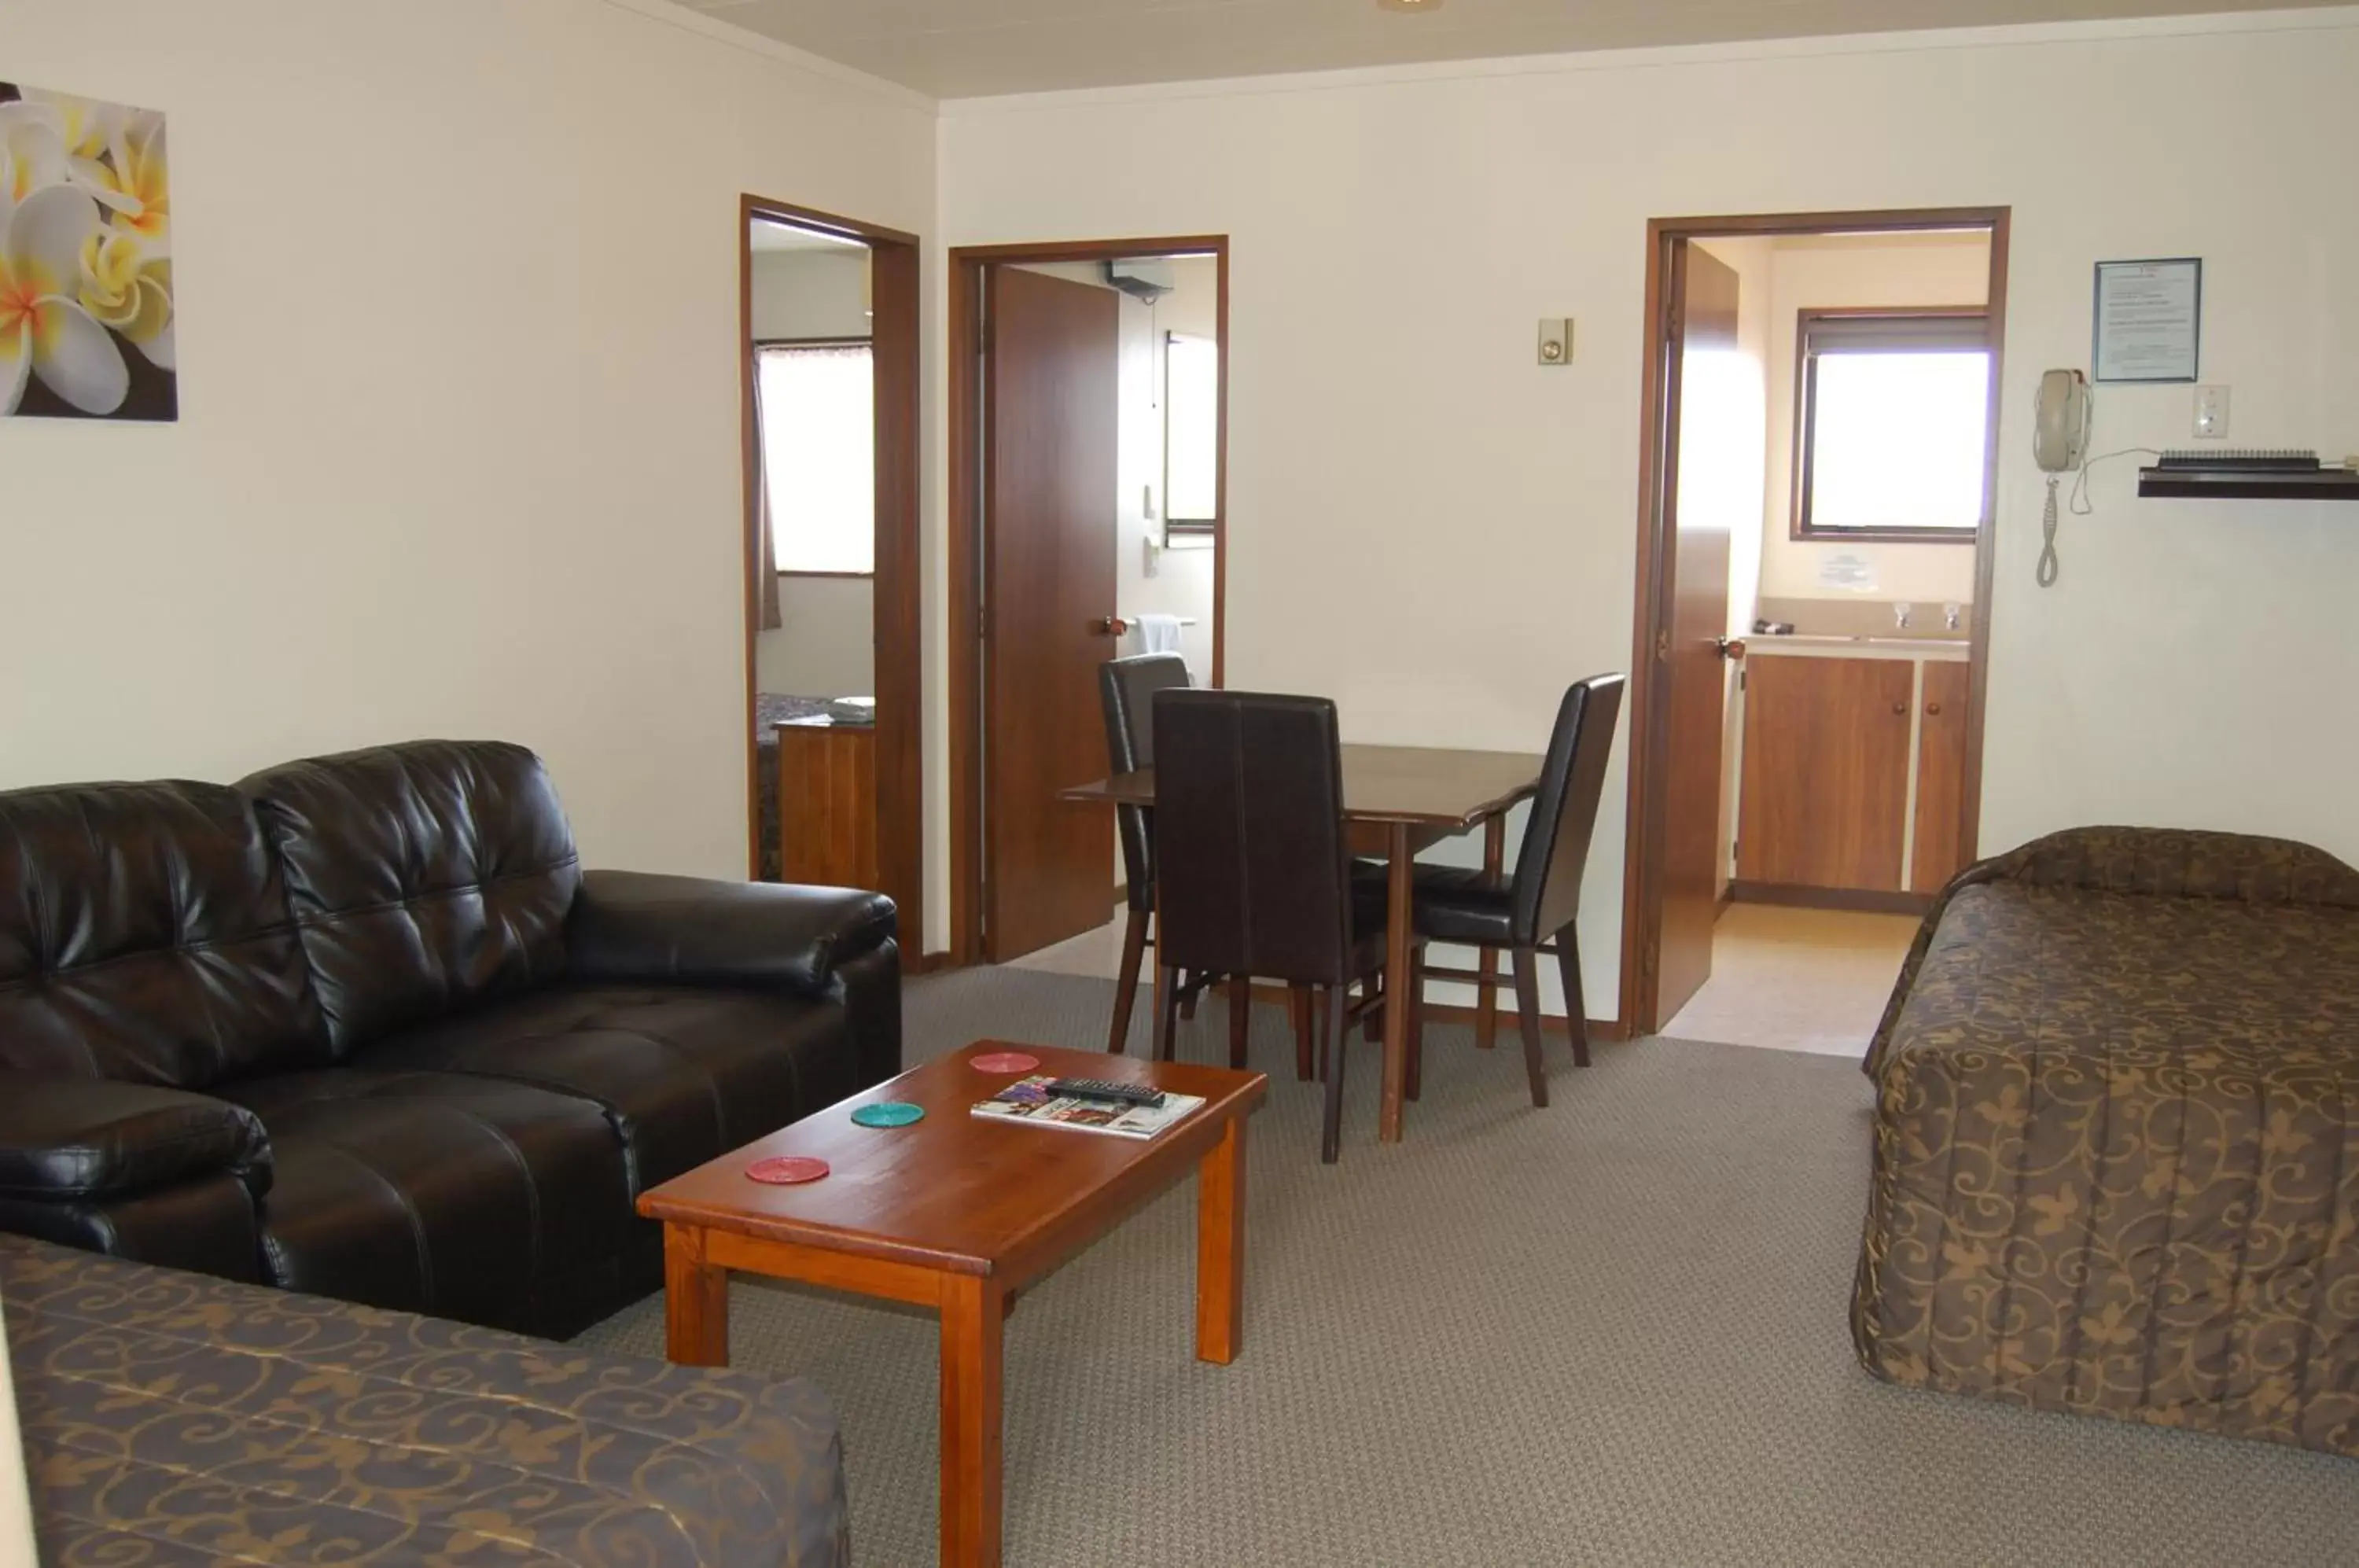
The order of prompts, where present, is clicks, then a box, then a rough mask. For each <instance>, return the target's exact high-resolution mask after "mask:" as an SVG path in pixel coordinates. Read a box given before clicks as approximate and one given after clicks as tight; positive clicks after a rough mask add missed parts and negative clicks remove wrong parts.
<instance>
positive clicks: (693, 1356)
mask: <svg viewBox="0 0 2359 1568" xmlns="http://www.w3.org/2000/svg"><path fill="white" fill-rule="evenodd" d="M664 1355H665V1356H666V1357H668V1358H669V1359H670V1360H672V1361H674V1362H677V1363H678V1364H679V1365H680V1366H682V1367H726V1366H728V1365H729V1270H727V1269H715V1268H714V1267H712V1265H711V1264H709V1263H707V1262H705V1260H704V1232H703V1231H702V1230H701V1228H699V1227H698V1226H695V1225H666V1226H664Z"/></svg>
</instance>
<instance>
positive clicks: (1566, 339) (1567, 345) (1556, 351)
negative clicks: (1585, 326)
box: [1540, 316, 1572, 367]
mask: <svg viewBox="0 0 2359 1568" xmlns="http://www.w3.org/2000/svg"><path fill="white" fill-rule="evenodd" d="M1540 363H1541V364H1542V365H1549V366H1550V367H1555V366H1560V365H1571V363H1572V318H1571V317H1570V316H1565V317H1562V318H1557V317H1550V318H1549V319H1548V320H1545V321H1541V322H1540Z"/></svg>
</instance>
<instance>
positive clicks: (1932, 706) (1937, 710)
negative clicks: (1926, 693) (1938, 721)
mask: <svg viewBox="0 0 2359 1568" xmlns="http://www.w3.org/2000/svg"><path fill="white" fill-rule="evenodd" d="M1925 711H1926V712H1927V713H1930V714H1932V715H1933V716H1934V717H1935V718H1939V717H1940V714H1941V704H1940V703H1939V702H1928V703H1926V704H1925Z"/></svg>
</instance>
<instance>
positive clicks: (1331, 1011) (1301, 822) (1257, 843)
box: [1155, 691, 1417, 1164]
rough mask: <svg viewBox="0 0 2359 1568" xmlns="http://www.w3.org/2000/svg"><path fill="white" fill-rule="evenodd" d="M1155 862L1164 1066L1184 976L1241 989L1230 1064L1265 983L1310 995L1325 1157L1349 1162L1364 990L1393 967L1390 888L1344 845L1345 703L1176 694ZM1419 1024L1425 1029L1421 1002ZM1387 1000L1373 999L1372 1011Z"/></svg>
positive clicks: (1159, 744) (1166, 716)
mask: <svg viewBox="0 0 2359 1568" xmlns="http://www.w3.org/2000/svg"><path fill="white" fill-rule="evenodd" d="M1155 757H1156V765H1155V857H1156V871H1157V877H1158V893H1159V896H1160V898H1161V900H1162V914H1161V916H1160V918H1159V920H1158V930H1157V932H1156V942H1157V947H1156V957H1157V960H1158V963H1159V964H1161V966H1162V979H1163V989H1164V992H1165V996H1164V1000H1163V1005H1162V1007H1160V1009H1159V1010H1158V1014H1157V1018H1156V1023H1155V1048H1156V1054H1157V1055H1158V1057H1161V1058H1163V1059H1164V1060H1167V1061H1168V1060H1169V1059H1170V1057H1171V1054H1172V1051H1173V1046H1174V1038H1175V1036H1176V1034H1177V1032H1178V1025H1179V1019H1178V1014H1179V1010H1180V999H1179V996H1178V985H1177V981H1178V978H1179V976H1178V974H1177V972H1178V971H1180V970H1187V971H1190V972H1191V973H1193V974H1195V975H1198V976H1199V977H1200V978H1201V977H1210V976H1226V977H1227V979H1228V981H1229V1064H1230V1065H1231V1066H1233V1067H1242V1066H1244V1065H1245V1020H1246V1018H1248V1017H1249V1016H1250V1015H1249V1009H1250V1008H1251V1007H1252V1005H1253V998H1252V981H1253V980H1254V978H1255V977H1256V976H1258V977H1260V978H1263V979H1267V980H1279V981H1283V982H1285V983H1286V984H1288V985H1293V986H1310V987H1313V988H1315V991H1316V994H1317V995H1318V996H1320V997H1321V999H1322V1000H1323V1002H1324V1007H1323V1008H1322V1009H1313V1010H1314V1011H1317V1010H1323V1012H1324V1014H1325V1020H1324V1028H1323V1032H1324V1035H1325V1039H1324V1040H1323V1041H1322V1042H1321V1056H1322V1058H1323V1060H1322V1062H1321V1073H1322V1074H1323V1076H1324V1077H1325V1079H1326V1099H1327V1109H1326V1117H1325V1121H1324V1123H1323V1125H1322V1127H1321V1133H1320V1148H1319V1157H1320V1159H1321V1160H1324V1161H1326V1162H1327V1163H1329V1164H1332V1163H1333V1162H1334V1160H1335V1157H1336V1153H1337V1151H1338V1149H1339V1148H1340V1145H1341V1141H1342V1129H1343V1057H1344V1040H1345V1038H1346V1033H1347V1027H1348V1025H1349V1024H1350V1022H1351V1021H1352V1018H1353V1010H1352V1009H1351V1008H1350V1007H1349V1005H1348V992H1349V988H1350V985H1351V984H1352V982H1353V980H1355V979H1357V978H1359V977H1361V976H1363V975H1371V974H1374V973H1375V972H1377V971H1378V970H1379V969H1380V968H1381V967H1382V965H1383V963H1384V941H1385V901H1384V889H1383V888H1382V887H1368V886H1366V885H1364V884H1360V883H1356V882H1355V881H1354V878H1353V875H1352V863H1351V857H1350V855H1348V853H1347V852H1346V846H1345V844H1344V838H1343V752H1342V748H1341V746H1339V744H1338V742H1337V739H1336V728H1335V704H1334V703H1332V702H1328V701H1327V700H1326V699H1325V698H1322V697H1284V696H1271V695H1266V694H1260V693H1255V692H1245V691H1161V692H1158V694H1157V696H1156V698H1155ZM1399 994H1400V995H1401V996H1404V997H1408V998H1410V1000H1409V1001H1408V1003H1406V1004H1405V1005H1407V1006H1409V1007H1411V1009H1412V1010H1411V1016H1410V1018H1409V1024H1410V1028H1411V1029H1412V1030H1414V1029H1415V1027H1416V1017H1415V1011H1414V1007H1415V1003H1414V998H1415V996H1416V995H1417V988H1416V987H1415V986H1414V985H1408V986H1403V987H1400V989H1399ZM1373 1001H1374V998H1373V997H1364V998H1363V1001H1362V1003H1361V1010H1363V1011H1364V1010H1365V1009H1366V1008H1367V1007H1369V1006H1370V1005H1371V1004H1372V1002H1373Z"/></svg>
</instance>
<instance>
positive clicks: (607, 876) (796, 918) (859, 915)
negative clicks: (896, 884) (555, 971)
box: [566, 871, 897, 997]
mask: <svg viewBox="0 0 2359 1568" xmlns="http://www.w3.org/2000/svg"><path fill="white" fill-rule="evenodd" d="M896 920H897V916H896V913H895V911H894V908H893V900H892V899H890V898H886V897H885V895H884V894H882V893H864V892H858V891H855V890H853V889H852V888H847V887H785V886H780V885H778V884H776V883H769V882H718V881H708V880H706V879H704V878H701V877H660V876H654V875H650V874H648V873H645V872H637V871H590V872H585V873H583V874H582V891H581V893H580V894H579V895H578V896H577V897H576V898H575V899H574V901H573V912H572V915H571V919H570V920H569V922H568V924H567V927H566V965H567V969H568V972H569V973H570V974H571V975H573V976H575V977H576V978H578V979H583V980H603V981H622V982H625V983H628V982H635V981H636V982H642V983H644V982H648V981H655V982H659V983H667V984H676V985H757V986H782V987H784V988H786V989H788V990H791V991H795V992H799V993H800V994H802V995H804V996H814V997H817V996H827V995H828V994H829V993H830V990H831V988H832V985H833V983H834V979H835V974H836V970H837V967H838V966H839V965H841V964H847V963H849V962H851V961H852V960H853V959H855V958H858V957H860V956H862V955H863V954H865V953H872V952H874V951H875V950H876V949H877V948H880V947H882V946H884V945H885V944H886V943H887V942H891V941H892V940H893V935H894V926H895V922H896Z"/></svg>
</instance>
